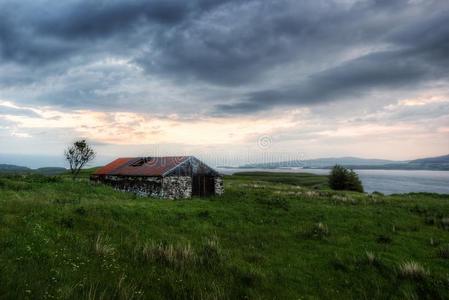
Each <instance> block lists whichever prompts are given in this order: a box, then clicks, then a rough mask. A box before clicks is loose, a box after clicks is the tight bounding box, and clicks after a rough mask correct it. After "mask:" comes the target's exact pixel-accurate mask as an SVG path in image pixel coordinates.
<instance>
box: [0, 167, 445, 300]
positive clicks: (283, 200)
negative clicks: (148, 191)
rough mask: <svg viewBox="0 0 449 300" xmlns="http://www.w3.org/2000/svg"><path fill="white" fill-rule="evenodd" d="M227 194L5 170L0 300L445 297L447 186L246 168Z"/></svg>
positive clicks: (228, 182)
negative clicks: (429, 190)
mask: <svg viewBox="0 0 449 300" xmlns="http://www.w3.org/2000/svg"><path fill="white" fill-rule="evenodd" d="M225 187H226V193H225V195H224V196H222V197H212V198H207V199H192V200H183V201H164V200H150V199H148V198H139V197H136V196H133V195H131V194H126V193H121V192H116V191H114V190H112V189H111V188H109V187H106V186H94V185H91V184H89V183H88V182H87V181H86V180H80V181H77V182H72V181H71V180H69V179H67V178H65V177H42V176H37V175H32V176H3V177H0V299H36V298H41V299H81V298H88V299H148V298H150V299H152V298H153V299H157V298H169V299H239V298H243V299H245V298H246V299H248V298H249V299H316V298H324V299H360V298H369V299H386V298H395V299H402V298H407V299H412V298H413V299H417V298H423V299H426V298H427V299H447V298H448V297H449V197H448V196H447V195H436V194H408V195H392V196H382V195H366V194H356V193H345V192H332V191H329V190H328V189H327V188H326V185H325V178H324V177H321V176H310V175H305V174H299V175H295V174H279V175H278V174H276V175H274V174H268V173H261V174H260V173H252V174H251V173H246V174H238V175H236V176H228V177H226V178H225Z"/></svg>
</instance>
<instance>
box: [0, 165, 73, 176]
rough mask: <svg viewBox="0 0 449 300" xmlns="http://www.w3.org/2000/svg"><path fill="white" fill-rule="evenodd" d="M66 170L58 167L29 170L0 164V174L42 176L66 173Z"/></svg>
mask: <svg viewBox="0 0 449 300" xmlns="http://www.w3.org/2000/svg"><path fill="white" fill-rule="evenodd" d="M66 171H67V169H65V168H60V167H45V168H38V169H30V168H27V167H23V166H17V165H10V164H0V174H29V173H33V174H42V175H58V174H61V173H64V172H66Z"/></svg>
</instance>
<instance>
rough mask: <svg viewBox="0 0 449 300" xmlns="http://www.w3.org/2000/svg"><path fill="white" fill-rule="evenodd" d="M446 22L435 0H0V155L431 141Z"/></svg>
mask: <svg viewBox="0 0 449 300" xmlns="http://www.w3.org/2000/svg"><path fill="white" fill-rule="evenodd" d="M448 20H449V1H447V0H377V1H374V0H372V1H371V0H360V1H357V0H310V1H305V0H304V1H303V0H292V1H288V0H273V1H271V0H258V1H218V0H191V1H185V0H157V1H146V0H145V1H143V0H142V1H140V0H126V1H125V0H121V1H120V0H108V1H101V0H84V1H81V0H66V1H44V0H21V1H17V0H0V144H1V147H0V154H3V155H5V154H14V155H18V154H27V155H50V156H61V155H62V152H63V149H64V147H65V146H66V145H67V144H68V143H70V142H72V141H73V140H74V139H76V138H79V137H82V138H87V139H88V140H89V141H90V142H91V143H92V144H93V145H94V146H95V147H96V149H97V151H98V154H99V161H105V160H108V159H109V158H110V157H114V156H129V155H167V154H192V155H197V156H200V157H207V159H208V160H209V161H210V160H216V161H217V164H226V163H229V164H232V163H234V162H246V161H254V160H261V159H262V160H271V159H274V160H276V159H278V160H280V159H284V158H286V157H291V158H316V157H326V156H327V157H329V156H334V157H336V156H360V157H367V158H368V157H375V158H386V159H413V158H418V157H425V156H434V155H442V154H447V153H449V81H448V79H449V21H448ZM4 162H5V161H0V163H4ZM55 164H56V163H55Z"/></svg>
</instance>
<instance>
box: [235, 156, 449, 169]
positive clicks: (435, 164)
mask: <svg viewBox="0 0 449 300" xmlns="http://www.w3.org/2000/svg"><path fill="white" fill-rule="evenodd" d="M337 164H338V165H342V166H344V167H347V168H351V169H382V170H441V171H444V170H449V155H444V156H438V157H429V158H421V159H416V160H411V161H393V160H383V159H365V158H358V157H340V158H319V159H311V160H291V161H283V162H271V163H261V164H247V165H243V166H241V167H240V168H242V169H255V168H257V169H277V168H304V169H328V168H331V167H332V166H334V165H337Z"/></svg>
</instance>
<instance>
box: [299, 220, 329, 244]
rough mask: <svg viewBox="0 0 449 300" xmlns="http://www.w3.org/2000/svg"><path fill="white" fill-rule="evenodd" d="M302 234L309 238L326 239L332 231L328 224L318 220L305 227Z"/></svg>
mask: <svg viewBox="0 0 449 300" xmlns="http://www.w3.org/2000/svg"><path fill="white" fill-rule="evenodd" d="M301 235H302V236H303V237H305V238H308V239H315V240H324V239H326V238H327V237H328V236H329V235H330V231H329V227H328V226H327V225H326V224H324V223H322V222H318V223H315V224H313V225H311V226H309V227H307V228H305V230H303V232H302V234H301Z"/></svg>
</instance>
